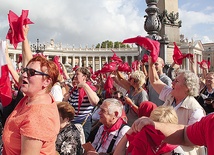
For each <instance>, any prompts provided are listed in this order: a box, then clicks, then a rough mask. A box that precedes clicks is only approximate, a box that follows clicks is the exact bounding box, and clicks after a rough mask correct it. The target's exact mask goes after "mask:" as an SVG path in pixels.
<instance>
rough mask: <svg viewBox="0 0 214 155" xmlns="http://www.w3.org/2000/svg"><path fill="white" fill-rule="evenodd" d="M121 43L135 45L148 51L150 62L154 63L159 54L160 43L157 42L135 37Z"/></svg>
mask: <svg viewBox="0 0 214 155" xmlns="http://www.w3.org/2000/svg"><path fill="white" fill-rule="evenodd" d="M122 43H136V44H137V45H139V46H142V47H144V48H145V49H146V50H149V51H150V56H151V57H152V62H156V61H157V59H158V55H159V52H160V43H159V42H158V41H155V40H152V39H149V38H146V37H141V36H137V37H135V38H129V39H125V40H124V41H123V42H122Z"/></svg>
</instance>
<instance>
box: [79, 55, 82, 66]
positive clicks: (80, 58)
mask: <svg viewBox="0 0 214 155" xmlns="http://www.w3.org/2000/svg"><path fill="white" fill-rule="evenodd" d="M79 66H80V67H82V57H81V56H80V57H79Z"/></svg>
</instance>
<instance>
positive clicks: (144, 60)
mask: <svg viewBox="0 0 214 155" xmlns="http://www.w3.org/2000/svg"><path fill="white" fill-rule="evenodd" d="M148 59H149V56H148V55H147V54H144V55H143V57H142V60H141V62H142V63H145V62H148Z"/></svg>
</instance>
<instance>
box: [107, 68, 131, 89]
mask: <svg viewBox="0 0 214 155" xmlns="http://www.w3.org/2000/svg"><path fill="white" fill-rule="evenodd" d="M111 77H112V78H113V80H114V82H116V83H117V84H118V85H119V86H121V87H123V88H124V89H126V91H128V90H129V89H130V87H131V85H130V83H129V81H128V80H126V79H125V78H124V76H123V75H122V73H121V72H119V71H116V72H114V74H113V75H112V76H111Z"/></svg>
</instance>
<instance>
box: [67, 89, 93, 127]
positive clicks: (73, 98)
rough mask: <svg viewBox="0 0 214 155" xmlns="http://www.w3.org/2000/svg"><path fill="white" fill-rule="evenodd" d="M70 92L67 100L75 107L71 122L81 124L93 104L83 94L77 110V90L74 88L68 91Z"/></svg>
mask: <svg viewBox="0 0 214 155" xmlns="http://www.w3.org/2000/svg"><path fill="white" fill-rule="evenodd" d="M70 94H71V95H70V97H69V99H68V102H69V103H70V104H71V105H72V106H73V107H74V109H75V116H74V119H73V120H72V122H73V123H80V124H82V123H83V121H84V120H85V118H86V117H87V116H88V115H89V114H90V113H91V112H92V110H93V106H92V105H91V104H90V102H89V100H88V96H87V95H85V96H84V98H83V102H82V104H81V107H80V110H79V112H78V101H79V91H78V89H75V90H74V91H70Z"/></svg>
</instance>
